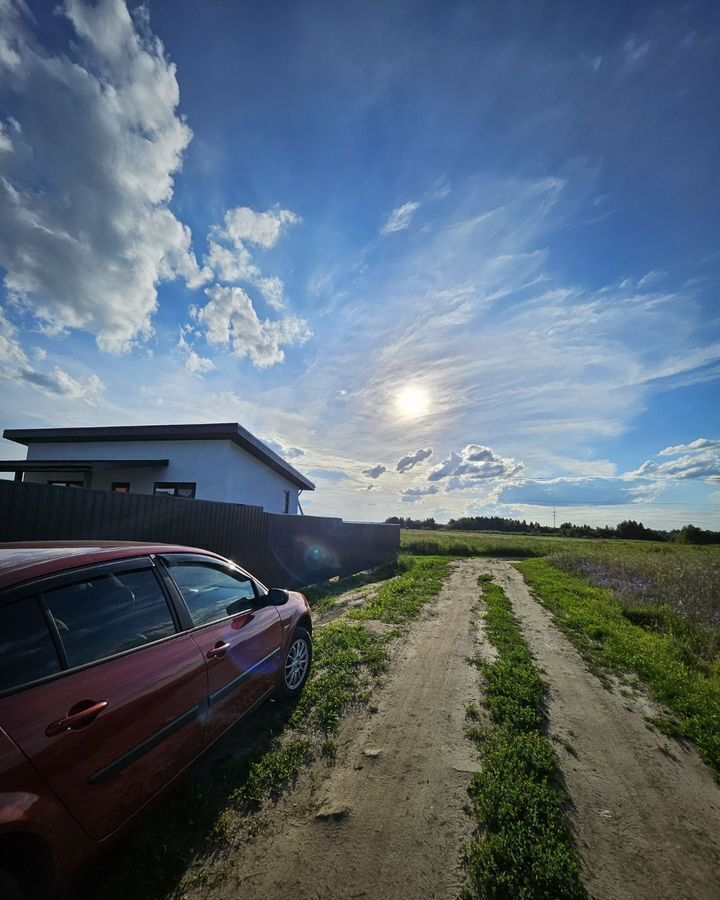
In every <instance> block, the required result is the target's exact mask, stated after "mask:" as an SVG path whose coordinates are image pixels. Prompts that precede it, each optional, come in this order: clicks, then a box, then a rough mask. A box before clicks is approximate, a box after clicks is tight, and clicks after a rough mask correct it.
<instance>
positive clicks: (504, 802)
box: [465, 575, 587, 900]
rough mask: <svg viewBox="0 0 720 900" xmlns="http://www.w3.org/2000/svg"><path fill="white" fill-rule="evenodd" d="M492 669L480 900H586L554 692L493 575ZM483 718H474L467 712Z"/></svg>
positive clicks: (473, 861) (474, 855)
mask: <svg viewBox="0 0 720 900" xmlns="http://www.w3.org/2000/svg"><path fill="white" fill-rule="evenodd" d="M479 581H480V585H481V587H482V591H483V598H484V600H485V603H486V606H487V609H486V612H485V615H484V619H485V633H486V635H487V637H488V639H489V640H490V641H491V642H492V643H493V644H494V646H495V647H496V648H497V651H498V656H497V659H496V660H495V661H494V662H486V661H484V660H482V659H479V658H476V659H475V660H474V662H475V663H476V664H477V665H478V667H479V668H480V670H481V672H482V674H483V678H484V682H485V702H486V705H487V708H488V711H489V717H490V720H491V724H490V725H489V726H488V727H483V726H482V725H479V724H476V725H473V726H472V727H471V728H470V729H469V734H470V737H471V739H472V740H473V741H474V742H475V744H476V745H477V747H478V750H479V752H480V756H481V760H482V768H481V770H480V771H479V772H477V773H476V774H475V775H474V776H473V779H472V782H471V784H470V788H469V793H470V798H471V803H472V806H471V808H472V813H473V817H474V818H475V819H476V821H477V825H478V831H477V834H476V836H475V837H474V839H473V840H472V842H471V843H470V845H469V847H468V848H467V851H466V855H465V866H466V869H467V872H468V877H469V886H468V887H467V889H466V892H465V895H466V897H467V898H473V900H478V898H479V900H499V898H510V897H512V898H513V900H580V898H586V897H587V894H586V892H585V889H584V888H583V885H582V882H581V880H580V871H581V863H580V857H579V856H578V853H577V850H576V849H575V844H574V841H573V835H572V831H571V829H570V825H569V823H568V819H567V810H568V805H569V798H568V795H567V793H566V791H565V789H564V787H563V786H562V784H561V781H560V771H559V766H558V761H557V757H556V756H555V752H554V750H553V748H552V746H551V744H550V742H549V741H548V739H547V738H546V737H545V735H544V732H545V729H546V724H547V723H546V714H545V694H546V685H545V682H544V681H543V680H542V678H541V677H540V676H539V675H538V673H537V671H536V669H535V665H534V662H533V659H532V656H531V654H530V650H529V648H528V645H527V643H526V641H525V638H524V637H523V634H522V631H521V629H520V626H519V624H518V621H517V619H516V618H515V616H514V615H513V613H512V607H511V605H510V601H509V600H508V598H507V597H506V596H505V593H504V591H503V590H502V588H501V587H500V586H499V585H497V584H496V583H495V582H494V581H493V580H492V578H491V576H489V575H487V576H486V575H483V576H481V578H480V579H479ZM468 713H469V715H470V716H471V717H474V718H478V714H477V712H476V710H474V709H473V708H471V709H469V710H468Z"/></svg>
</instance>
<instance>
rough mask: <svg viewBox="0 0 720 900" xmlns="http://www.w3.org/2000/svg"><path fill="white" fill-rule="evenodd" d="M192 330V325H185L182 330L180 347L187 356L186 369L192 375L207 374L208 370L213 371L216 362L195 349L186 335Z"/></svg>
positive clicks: (179, 341)
mask: <svg viewBox="0 0 720 900" xmlns="http://www.w3.org/2000/svg"><path fill="white" fill-rule="evenodd" d="M192 330H193V329H192V328H191V327H190V326H185V327H184V328H183V329H182V330H181V332H180V338H179V340H178V349H179V350H180V351H181V352H182V353H183V354H184V356H185V369H186V371H188V372H190V374H191V375H207V373H208V372H212V371H213V370H214V369H215V363H214V362H213V361H212V360H211V359H208V358H207V357H204V356H200V354H199V353H197V352H196V351H195V350H193V347H192V344H190V343H189V341H188V340H187V338H186V337H185V335H186V334H188V335H190V334H191V333H192Z"/></svg>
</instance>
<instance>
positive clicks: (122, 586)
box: [43, 569, 175, 667]
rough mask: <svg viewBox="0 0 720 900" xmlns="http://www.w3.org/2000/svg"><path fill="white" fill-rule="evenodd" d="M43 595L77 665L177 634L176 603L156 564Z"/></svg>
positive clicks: (69, 585)
mask: <svg viewBox="0 0 720 900" xmlns="http://www.w3.org/2000/svg"><path fill="white" fill-rule="evenodd" d="M43 596H44V597H45V600H46V602H47V605H48V608H49V609H50V612H51V613H52V616H53V618H54V619H55V623H56V624H57V628H58V632H59V634H60V640H61V641H62V644H63V647H64V648H65V653H66V654H67V658H68V663H69V665H70V666H71V667H74V666H82V665H85V664H86V663H90V662H94V661H95V660H99V659H103V658H105V657H107V656H114V655H115V654H116V653H122V652H123V651H124V650H132V649H133V648H135V647H140V646H142V645H143V644H150V643H152V642H153V641H157V640H160V639H161V638H164V637H168V636H169V635H171V634H174V633H175V624H174V622H173V618H172V615H171V614H170V608H169V607H168V604H167V601H166V599H165V595H164V594H163V592H162V589H161V588H160V585H159V583H158V580H157V578H156V577H155V574H154V573H153V571H152V570H151V569H141V570H138V571H134V572H122V571H121V572H117V573H108V574H103V575H99V576H98V577H96V578H88V579H86V580H83V581H77V582H74V583H73V584H68V585H65V586H63V587H59V588H55V589H54V590H50V591H45V592H44V594H43Z"/></svg>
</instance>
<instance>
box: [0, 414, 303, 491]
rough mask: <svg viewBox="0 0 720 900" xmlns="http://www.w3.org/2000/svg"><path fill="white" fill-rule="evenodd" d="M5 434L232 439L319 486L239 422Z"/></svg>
mask: <svg viewBox="0 0 720 900" xmlns="http://www.w3.org/2000/svg"><path fill="white" fill-rule="evenodd" d="M3 437H4V438H6V439H7V440H9V441H15V442H16V443H18V444H25V446H28V445H29V444H43V443H44V444H48V443H52V444H68V443H82V442H83V441H84V442H86V443H87V442H93V441H212V440H215V441H218V440H219V441H223V440H224V441H232V442H233V443H234V444H237V446H238V447H241V448H242V449H243V450H245V451H246V452H247V453H249V454H250V455H251V456H254V457H255V458H256V459H258V460H260V462H262V463H264V464H265V465H266V466H268V468H270V469H273V470H274V471H275V472H277V473H278V474H279V475H282V477H283V478H285V479H287V481H289V482H290V483H291V484H294V485H295V486H296V487H298V488H301V489H302V490H305V491H314V490H315V485H314V484H313V482H312V481H310V479H309V478H306V477H305V476H304V475H303V474H301V473H300V472H298V470H297V469H296V468H294V467H293V466H291V465H290V463H289V462H286V460H284V459H283V458H282V457H281V456H279V455H278V454H277V453H275V451H274V450H271V449H270V447H268V446H267V444H264V443H263V442H262V441H261V440H260V439H259V438H256V437H255V435H254V434H251V433H250V432H249V431H248V430H247V429H246V428H243V427H242V425H239V424H238V423H237V422H221V423H218V424H215V423H213V424H209V425H112V426H109V427H107V428H6V429H5V431H4V432H3ZM5 471H8V470H7V469H6V470H5ZM10 471H12V470H10Z"/></svg>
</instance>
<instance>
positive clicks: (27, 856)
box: [0, 542, 312, 900]
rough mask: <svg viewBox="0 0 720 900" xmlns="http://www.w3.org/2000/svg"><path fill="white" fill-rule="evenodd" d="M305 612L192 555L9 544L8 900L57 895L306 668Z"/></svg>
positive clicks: (2, 816)
mask: <svg viewBox="0 0 720 900" xmlns="http://www.w3.org/2000/svg"><path fill="white" fill-rule="evenodd" d="M311 635H312V623H311V619H310V610H309V606H308V603H307V600H306V599H305V597H304V596H303V595H302V594H300V593H297V592H293V591H283V590H280V589H277V588H274V589H272V590H270V591H268V590H267V588H265V586H264V585H262V584H261V583H260V582H259V581H258V580H257V579H256V578H253V577H252V576H251V575H249V574H248V573H247V572H245V571H244V570H243V569H241V568H239V567H238V566H236V565H234V564H233V563H232V562H230V561H229V560H227V559H223V558H222V557H220V556H217V555H216V554H214V553H210V552H208V551H204V550H197V549H194V548H192V547H178V546H170V545H150V544H133V543H105V542H96V543H92V544H91V543H75V542H73V543H66V544H58V543H43V544H30V543H28V544H0V897H2V898H6V897H7V898H12V900H15V898H16V897H18V898H20V897H22V898H47V897H50V896H53V893H54V892H57V893H60V894H61V893H62V892H63V891H64V890H65V888H66V887H67V885H68V883H69V882H70V881H71V880H72V878H73V876H74V875H76V874H77V873H78V871H79V870H80V869H81V868H82V867H83V866H84V865H85V864H87V863H88V862H90V861H91V860H92V859H93V858H94V857H95V856H96V855H97V854H98V853H99V852H100V851H101V849H102V848H103V847H104V846H106V845H107V844H108V843H109V841H110V840H111V839H112V838H114V837H115V836H116V835H117V834H118V833H119V832H120V830H121V829H122V828H123V827H124V826H125V825H126V824H127V822H128V821H129V820H130V819H131V818H132V817H133V816H134V815H136V813H138V812H139V811H140V810H141V809H142V808H143V807H144V806H146V805H147V804H148V803H149V802H150V801H151V800H152V799H153V798H154V797H155V796H156V795H157V794H158V793H160V792H161V791H162V790H163V789H164V788H166V787H167V786H168V785H169V784H170V782H172V781H173V779H175V778H176V777H177V776H178V775H179V774H180V773H181V772H182V771H183V770H184V769H185V768H187V766H189V765H190V764H191V763H192V762H193V760H195V759H196V758H197V757H198V756H200V754H201V753H202V752H203V751H204V750H206V749H207V748H208V747H209V746H210V745H211V744H212V743H213V742H214V741H216V740H217V739H218V738H219V737H220V736H221V735H222V734H223V733H224V732H225V731H226V730H227V729H228V728H230V727H231V726H232V725H233V724H235V723H236V722H237V721H238V720H239V719H240V718H242V717H243V716H245V715H247V714H248V713H249V712H251V711H252V710H253V709H255V708H256V707H257V706H258V705H259V704H260V703H262V702H263V700H265V699H266V698H267V697H269V696H270V695H271V694H274V693H277V694H280V695H284V696H286V697H295V696H297V695H298V694H299V693H300V691H301V690H302V688H303V686H304V684H305V681H306V679H307V676H308V673H309V670H310V663H311V659H312V638H311Z"/></svg>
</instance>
